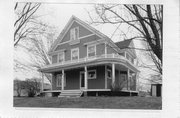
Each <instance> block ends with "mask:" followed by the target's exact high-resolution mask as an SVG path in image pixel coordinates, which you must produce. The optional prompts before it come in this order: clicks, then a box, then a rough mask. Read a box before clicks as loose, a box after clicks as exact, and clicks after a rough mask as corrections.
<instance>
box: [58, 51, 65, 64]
mask: <svg viewBox="0 0 180 118" xmlns="http://www.w3.org/2000/svg"><path fill="white" fill-rule="evenodd" d="M63 61H64V52H61V53H59V63H62V62H63Z"/></svg>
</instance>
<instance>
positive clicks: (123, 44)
mask: <svg viewBox="0 0 180 118" xmlns="http://www.w3.org/2000/svg"><path fill="white" fill-rule="evenodd" d="M131 41H132V39H128V40H124V41H119V42H116V43H115V44H116V45H117V46H118V47H119V48H120V49H126V48H128V47H129V45H130V43H131Z"/></svg>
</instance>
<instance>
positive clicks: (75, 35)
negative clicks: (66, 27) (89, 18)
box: [70, 27, 79, 41]
mask: <svg viewBox="0 0 180 118" xmlns="http://www.w3.org/2000/svg"><path fill="white" fill-rule="evenodd" d="M78 38H79V27H75V28H72V29H71V30H70V40H71V41H73V40H77V39H78Z"/></svg>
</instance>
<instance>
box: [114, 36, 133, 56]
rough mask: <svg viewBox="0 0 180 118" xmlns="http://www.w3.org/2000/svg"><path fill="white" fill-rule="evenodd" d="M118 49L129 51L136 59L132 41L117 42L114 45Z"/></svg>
mask: <svg viewBox="0 0 180 118" xmlns="http://www.w3.org/2000/svg"><path fill="white" fill-rule="evenodd" d="M115 44H116V45H117V46H118V47H119V48H120V49H125V50H126V49H127V51H129V50H131V51H130V53H131V54H132V55H133V56H134V57H135V58H136V52H135V50H134V43H133V39H128V40H124V41H119V42H116V43H115Z"/></svg>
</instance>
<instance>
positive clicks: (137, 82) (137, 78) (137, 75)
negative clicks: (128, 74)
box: [136, 72, 139, 91]
mask: <svg viewBox="0 0 180 118" xmlns="http://www.w3.org/2000/svg"><path fill="white" fill-rule="evenodd" d="M138 89H139V72H137V73H136V91H139V90H138Z"/></svg>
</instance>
